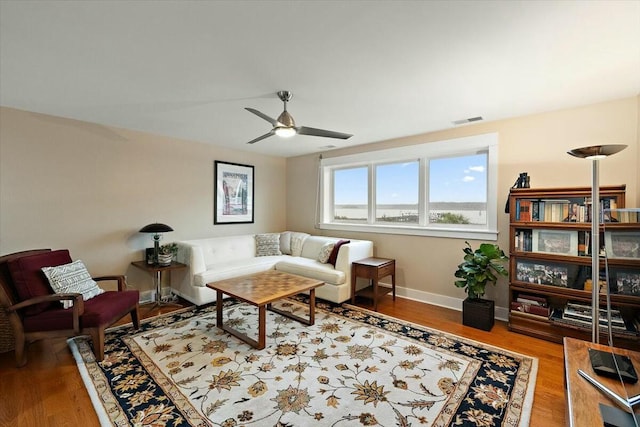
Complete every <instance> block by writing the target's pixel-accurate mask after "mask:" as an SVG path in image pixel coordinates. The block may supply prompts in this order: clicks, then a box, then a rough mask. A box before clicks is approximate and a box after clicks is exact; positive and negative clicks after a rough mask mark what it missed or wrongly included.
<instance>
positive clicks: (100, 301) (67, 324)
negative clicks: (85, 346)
mask: <svg viewBox="0 0 640 427" xmlns="http://www.w3.org/2000/svg"><path fill="white" fill-rule="evenodd" d="M138 298H139V293H138V291H137V290H131V291H121V292H118V291H106V292H104V293H102V294H101V295H100V298H93V299H90V300H89V301H85V303H84V313H83V314H82V317H81V318H80V327H81V328H82V329H86V328H95V327H98V326H101V325H109V324H111V323H112V322H114V321H115V320H117V319H118V318H119V317H121V316H122V315H123V312H124V313H125V314H126V313H127V310H130V308H131V307H133V306H135V305H136V303H137V302H138ZM53 307H55V308H51V309H49V310H46V311H44V312H42V313H40V314H39V315H38V316H26V317H25V318H24V330H25V332H31V331H55V330H60V329H71V328H72V325H73V312H72V311H71V310H65V309H64V308H62V307H59V306H56V305H54V306H53ZM58 307H59V308H58Z"/></svg>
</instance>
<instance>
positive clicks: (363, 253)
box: [336, 240, 373, 282]
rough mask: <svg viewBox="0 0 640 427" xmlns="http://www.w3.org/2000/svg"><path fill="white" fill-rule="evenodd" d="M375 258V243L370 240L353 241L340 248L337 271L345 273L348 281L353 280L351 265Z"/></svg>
mask: <svg viewBox="0 0 640 427" xmlns="http://www.w3.org/2000/svg"><path fill="white" fill-rule="evenodd" d="M372 256H373V242H370V241H368V240H352V241H351V243H347V244H346V245H342V246H340V250H339V251H338V258H337V259H336V270H340V271H342V272H344V274H345V275H346V277H347V281H349V282H350V280H351V264H352V263H353V262H354V261H357V260H360V259H363V258H369V257H372Z"/></svg>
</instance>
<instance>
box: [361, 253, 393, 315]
mask: <svg viewBox="0 0 640 427" xmlns="http://www.w3.org/2000/svg"><path fill="white" fill-rule="evenodd" d="M385 276H391V288H387V287H386V286H383V287H380V286H378V281H379V280H380V279H382V278H383V277H385ZM358 277H362V278H365V279H369V280H370V281H371V287H370V288H371V289H370V288H365V289H362V290H360V291H358V293H359V295H364V296H368V297H369V298H373V310H374V311H378V298H379V297H381V296H383V295H386V294H388V293H389V292H393V300H394V301H395V299H396V260H395V259H389V258H374V257H372V258H365V259H361V260H358V261H354V262H353V263H352V264H351V304H354V303H355V300H356V278H358Z"/></svg>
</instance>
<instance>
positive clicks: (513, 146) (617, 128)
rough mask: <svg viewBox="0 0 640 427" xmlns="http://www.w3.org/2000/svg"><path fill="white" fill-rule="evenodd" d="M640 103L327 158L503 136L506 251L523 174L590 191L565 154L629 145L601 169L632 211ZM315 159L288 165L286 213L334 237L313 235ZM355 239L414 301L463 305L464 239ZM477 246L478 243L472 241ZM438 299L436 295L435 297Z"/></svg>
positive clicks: (580, 165)
mask: <svg viewBox="0 0 640 427" xmlns="http://www.w3.org/2000/svg"><path fill="white" fill-rule="evenodd" d="M639 110H640V97H632V98H626V99H620V100H616V101H612V102H606V103H601V104H597V105H589V106H584V107H580V108H575V109H570V110H563V111H555V112H549V113H544V114H536V115H532V116H527V117H521V118H515V119H510V120H502V121H496V122H487V123H479V124H475V125H470V126H462V127H458V128H455V129H449V130H444V131H440V132H433V133H429V134H424V135H418V136H413V137H409V138H403V139H396V140H391V141H383V142H380V143H376V144H370V145H368V146H359V147H354V148H351V149H342V150H336V151H329V152H326V153H324V154H323V156H325V157H334V156H337V155H345V154H353V153H358V152H363V151H367V150H378V149H383V148H389V147H398V146H405V145H412V144H418V143H425V142H433V141H439V140H445V139H451V138H457V137H462V136H468V135H476V134H482V133H488V132H497V133H498V134H499V143H500V146H499V158H498V163H499V171H498V188H499V197H498V212H499V216H498V220H499V221H498V229H499V232H500V235H499V238H498V244H499V245H500V246H501V247H502V248H503V249H505V251H508V248H509V245H508V233H509V230H508V215H506V214H504V213H502V212H504V204H505V202H506V198H507V195H508V193H509V188H510V187H511V185H513V182H514V181H515V179H516V177H517V176H518V173H520V172H525V171H526V172H528V173H529V175H530V176H531V186H532V187H559V186H590V185H591V162H590V161H585V160H581V159H577V158H574V157H571V156H569V155H568V154H566V152H567V151H568V150H570V149H571V148H577V147H583V146H588V145H600V144H627V145H628V146H629V147H628V148H627V149H626V150H625V151H623V152H622V153H619V154H617V155H615V156H612V157H610V158H608V159H605V160H602V161H601V162H600V183H601V185H615V184H626V185H627V206H629V207H635V206H638V202H639V201H640V194H639V188H640V183H639V176H638V164H639V163H640V150H639V149H638V146H639V145H640V136H639V132H640V130H639V129H640V123H639V122H640V112H639ZM317 164H318V156H317V155H312V156H311V155H310V156H301V157H296V158H290V159H288V161H287V205H288V208H287V210H288V211H289V212H295V215H290V216H289V219H288V224H287V225H288V228H289V229H295V230H301V231H306V232H308V233H316V234H325V235H332V234H335V233H336V232H335V231H331V230H315V229H314V218H315V214H314V209H315V205H316V203H315V198H316V185H317V176H314V175H312V174H311V173H310V171H313V170H317ZM340 234H341V235H346V236H347V237H351V238H363V239H369V240H373V241H374V244H375V246H374V252H375V254H376V255H378V256H382V257H390V258H395V259H396V260H397V262H396V264H397V270H398V277H397V279H396V280H397V284H398V286H401V287H404V288H406V289H404V290H403V291H402V292H403V293H404V294H405V295H408V296H410V297H413V298H418V299H426V300H430V301H435V302H437V303H439V304H444V305H453V306H455V305H456V304H460V300H461V299H463V298H464V297H465V294H464V292H463V291H462V290H460V289H458V288H455V287H454V285H453V281H454V277H453V273H454V272H455V270H456V266H457V265H458V263H460V261H461V259H462V248H463V246H464V241H463V240H457V239H443V238H434V237H416V236H403V235H390V234H376V233H343V232H340ZM471 243H472V245H473V246H474V247H475V246H477V245H478V244H479V242H471ZM433 294H436V295H433ZM487 297H489V298H492V299H495V300H496V303H497V305H498V306H500V307H505V306H506V303H507V281H506V280H503V279H501V281H500V282H499V283H498V286H497V287H496V288H493V289H489V291H488V293H487Z"/></svg>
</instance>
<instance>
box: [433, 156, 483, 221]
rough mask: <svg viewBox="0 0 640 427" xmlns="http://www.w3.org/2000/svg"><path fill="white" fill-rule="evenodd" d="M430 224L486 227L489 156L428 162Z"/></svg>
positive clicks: (459, 157) (450, 158) (451, 158)
mask: <svg viewBox="0 0 640 427" xmlns="http://www.w3.org/2000/svg"><path fill="white" fill-rule="evenodd" d="M428 206H429V211H428V214H429V222H430V223H434V224H474V225H486V224H487V153H478V154H471V155H462V156H452V157H445V158H440V159H432V160H429V203H428Z"/></svg>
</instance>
